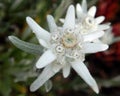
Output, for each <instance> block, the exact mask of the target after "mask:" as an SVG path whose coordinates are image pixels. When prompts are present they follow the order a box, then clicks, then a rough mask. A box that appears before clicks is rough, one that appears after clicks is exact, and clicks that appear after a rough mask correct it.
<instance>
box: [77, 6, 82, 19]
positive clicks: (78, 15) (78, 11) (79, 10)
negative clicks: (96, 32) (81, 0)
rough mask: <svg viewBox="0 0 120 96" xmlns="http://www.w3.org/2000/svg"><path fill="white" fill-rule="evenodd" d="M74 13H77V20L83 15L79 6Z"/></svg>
mask: <svg viewBox="0 0 120 96" xmlns="http://www.w3.org/2000/svg"><path fill="white" fill-rule="evenodd" d="M76 13H77V18H80V17H81V16H82V14H83V11H82V7H81V5H80V4H77V5H76Z"/></svg>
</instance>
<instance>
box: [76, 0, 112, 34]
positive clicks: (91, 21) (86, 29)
mask: <svg viewBox="0 0 120 96" xmlns="http://www.w3.org/2000/svg"><path fill="white" fill-rule="evenodd" d="M76 14H77V19H76V27H77V28H79V30H80V32H81V34H89V33H91V32H101V31H104V30H106V29H108V28H110V26H109V25H110V23H106V24H101V23H102V22H103V21H104V19H105V17H104V16H99V17H96V18H95V14H96V7H95V6H92V7H90V8H89V9H88V11H87V2H86V0H83V1H82V4H81V5H80V4H77V5H76Z"/></svg>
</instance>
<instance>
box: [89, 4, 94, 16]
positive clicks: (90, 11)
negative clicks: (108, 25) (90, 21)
mask: <svg viewBox="0 0 120 96" xmlns="http://www.w3.org/2000/svg"><path fill="white" fill-rule="evenodd" d="M95 14H96V7H95V6H92V7H91V8H90V9H89V10H88V15H90V16H92V17H94V16H95Z"/></svg>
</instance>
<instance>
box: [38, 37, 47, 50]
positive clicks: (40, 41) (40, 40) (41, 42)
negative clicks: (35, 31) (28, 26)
mask: <svg viewBox="0 0 120 96" xmlns="http://www.w3.org/2000/svg"><path fill="white" fill-rule="evenodd" d="M38 41H39V43H40V44H41V45H42V46H43V47H45V48H49V45H48V44H47V42H45V41H44V40H43V39H39V40H38Z"/></svg>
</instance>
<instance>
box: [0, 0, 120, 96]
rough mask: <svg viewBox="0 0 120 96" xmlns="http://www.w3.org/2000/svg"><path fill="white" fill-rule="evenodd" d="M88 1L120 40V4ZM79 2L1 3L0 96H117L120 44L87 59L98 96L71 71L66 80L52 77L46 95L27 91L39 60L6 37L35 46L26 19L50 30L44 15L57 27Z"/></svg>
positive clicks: (13, 0) (5, 0)
mask: <svg viewBox="0 0 120 96" xmlns="http://www.w3.org/2000/svg"><path fill="white" fill-rule="evenodd" d="M87 1H88V7H90V6H92V5H96V6H97V8H98V11H97V14H96V16H99V15H104V16H106V20H105V22H112V27H113V28H112V31H113V34H114V36H115V37H119V36H120V1H119V0H87ZM80 2H81V0H0V96H120V74H119V73H120V42H116V43H114V44H111V45H110V49H109V50H108V51H107V52H101V53H97V54H91V55H88V56H87V57H86V64H88V68H89V70H90V72H91V74H92V75H93V77H94V78H95V79H96V81H97V82H98V85H99V87H100V94H99V95H96V94H95V93H94V92H93V91H92V89H91V88H90V87H88V86H87V84H86V83H85V82H84V81H83V80H81V78H80V77H79V76H78V75H77V74H76V73H75V72H74V71H73V70H72V72H71V75H70V76H69V77H68V78H67V79H64V78H63V77H62V75H61V73H58V74H57V75H56V76H54V77H53V78H52V81H53V88H52V90H51V91H50V92H48V93H46V92H45V88H44V86H43V87H41V88H40V89H39V90H37V91H36V92H33V93H32V92H30V91H29V86H30V84H31V83H32V82H33V81H34V80H35V79H36V76H37V74H38V72H37V71H36V70H35V68H34V65H35V62H36V60H37V58H38V56H36V55H32V54H29V53H26V52H24V51H21V50H20V49H18V48H16V47H15V46H14V45H12V43H11V42H10V41H9V40H8V36H9V35H14V36H16V37H19V38H20V39H22V40H24V41H27V42H32V43H36V44H38V41H37V39H36V37H35V35H34V34H32V32H31V30H30V29H29V27H28V25H27V24H26V21H25V19H26V16H30V17H32V18H33V19H34V20H35V21H36V22H38V23H39V24H40V26H42V27H43V28H45V29H47V30H49V29H48V25H47V23H46V15H48V14H52V15H53V16H54V17H55V20H56V22H57V23H58V24H60V23H59V20H58V19H59V18H60V17H64V15H65V12H66V9H67V7H68V6H69V5H70V4H74V5H75V4H76V3H80ZM111 52H112V53H111ZM106 53H108V54H106Z"/></svg>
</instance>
